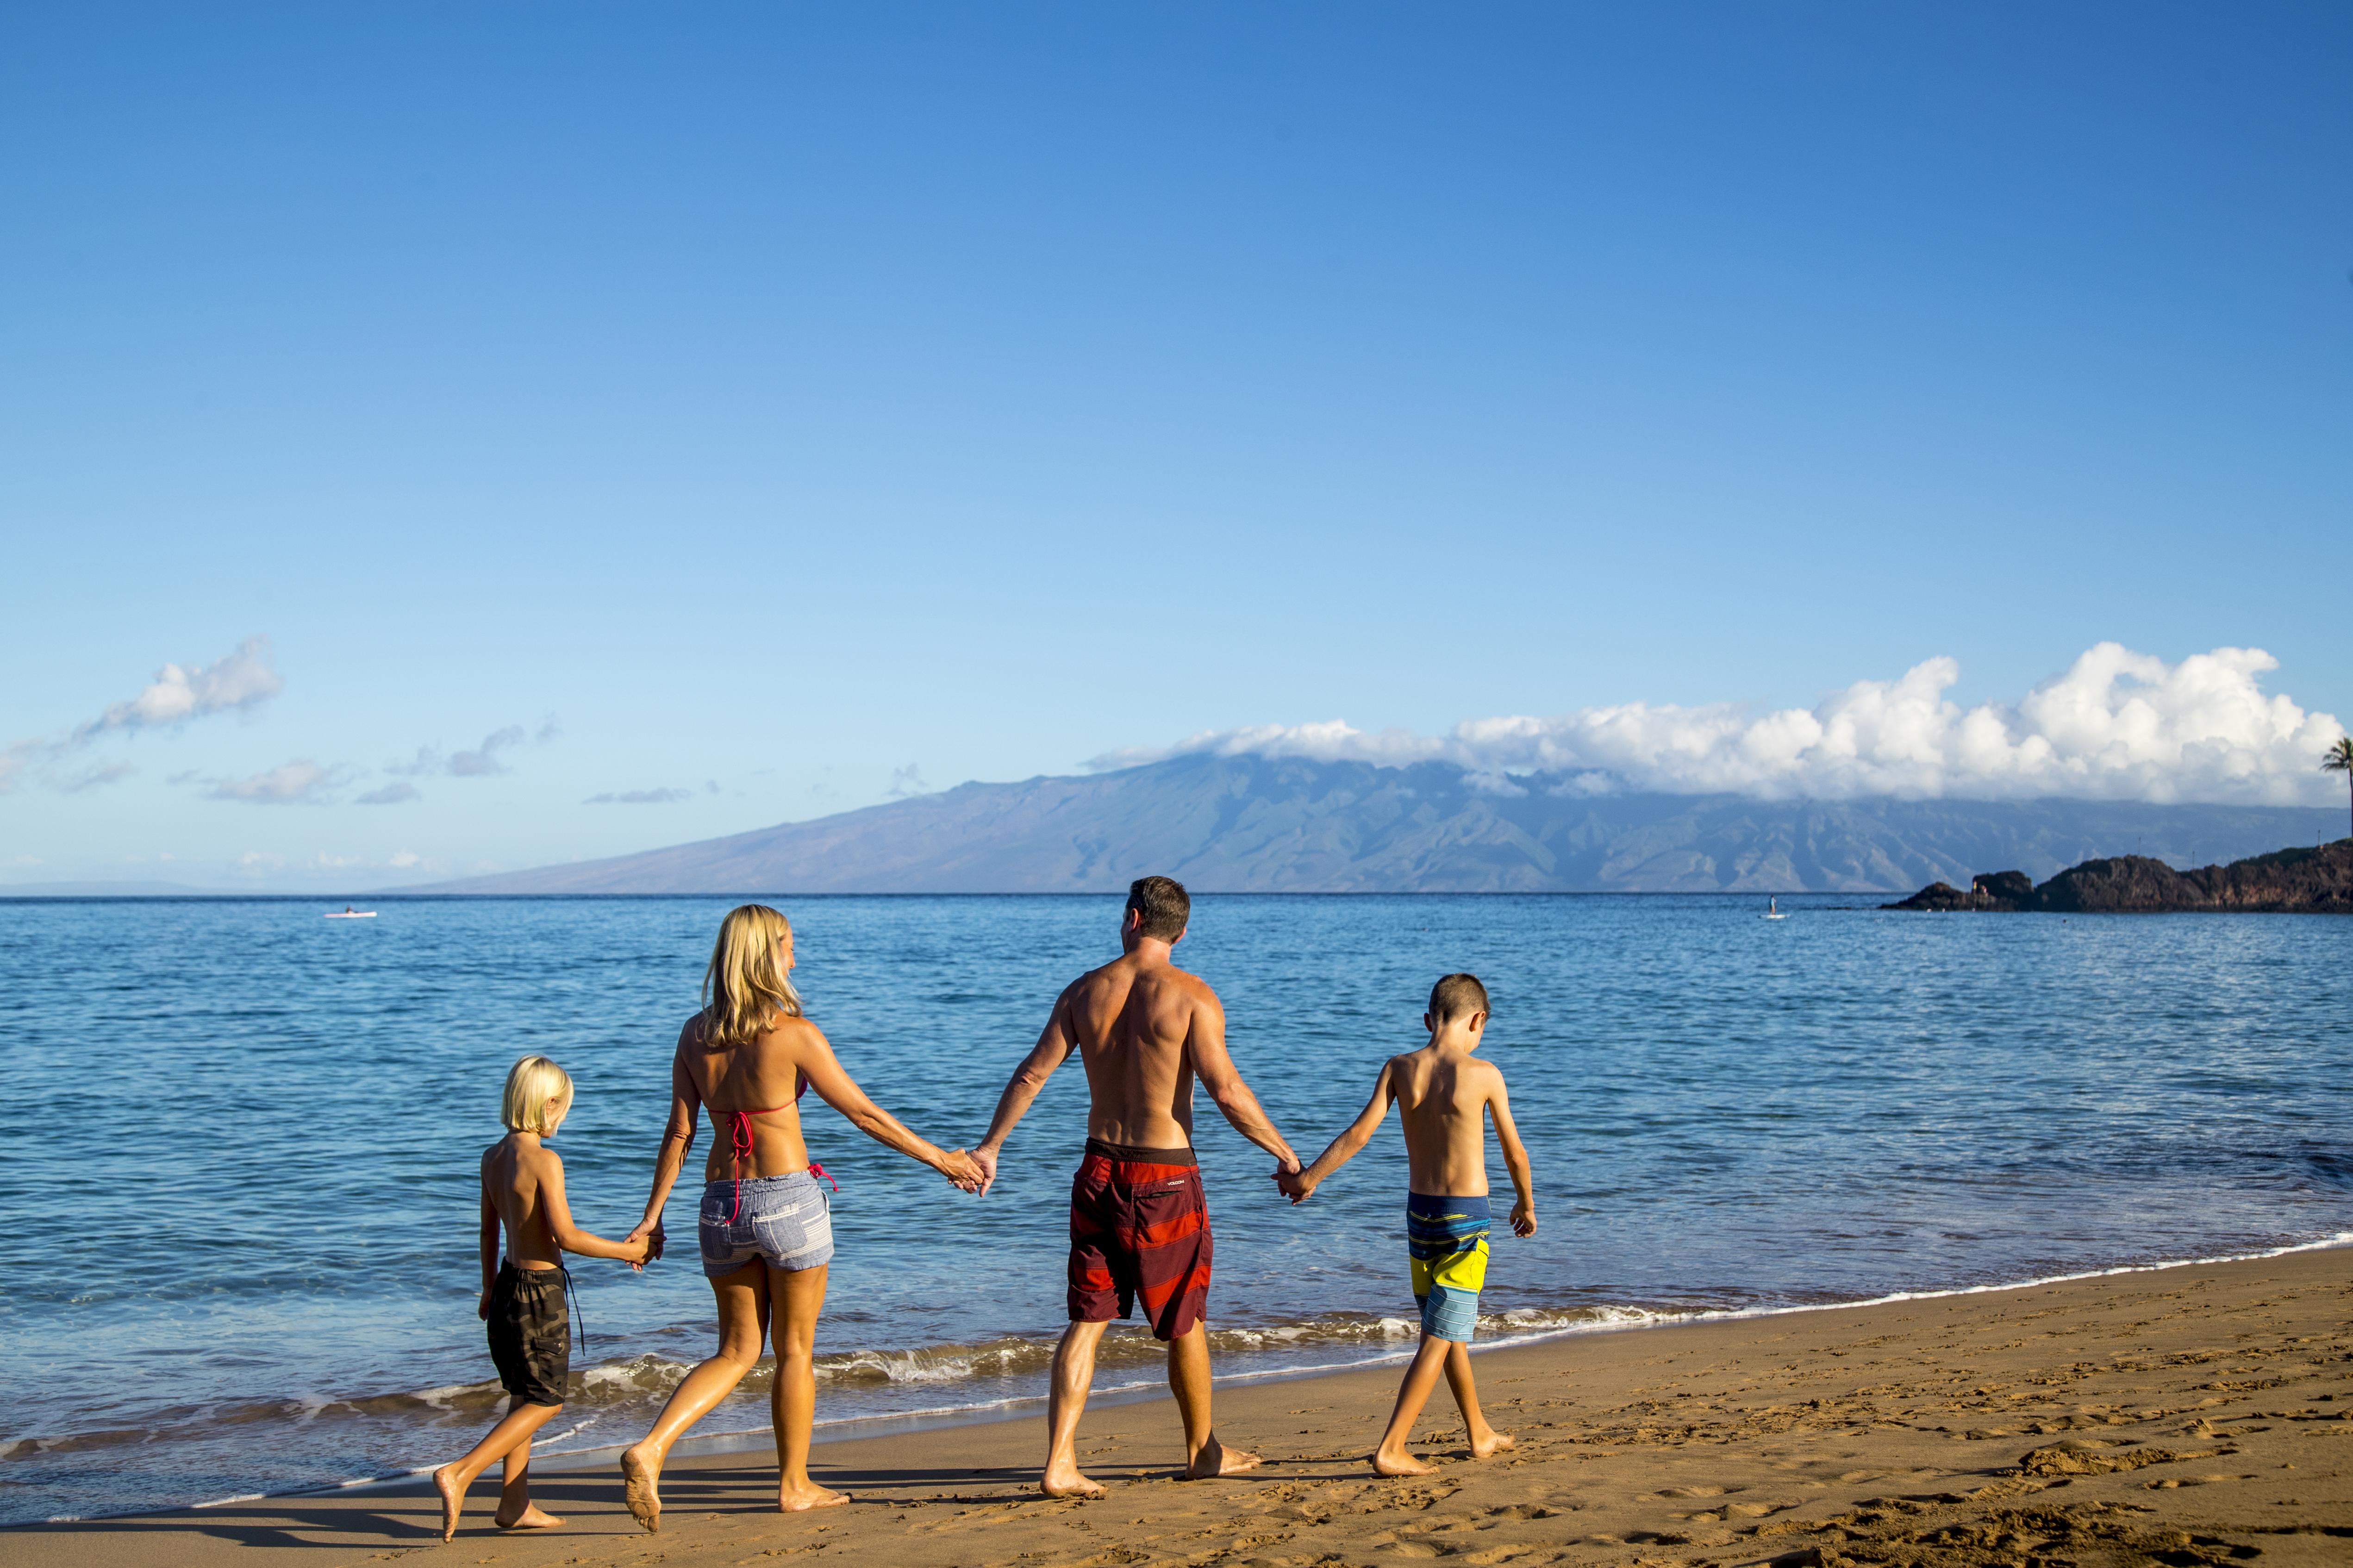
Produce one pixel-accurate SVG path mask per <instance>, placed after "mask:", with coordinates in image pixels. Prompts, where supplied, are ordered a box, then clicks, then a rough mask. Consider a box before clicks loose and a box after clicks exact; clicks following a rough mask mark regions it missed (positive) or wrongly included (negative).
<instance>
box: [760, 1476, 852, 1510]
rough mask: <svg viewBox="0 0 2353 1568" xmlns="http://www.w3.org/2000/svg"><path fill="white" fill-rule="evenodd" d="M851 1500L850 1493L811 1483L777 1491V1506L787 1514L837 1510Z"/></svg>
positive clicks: (783, 1487) (784, 1487)
mask: <svg viewBox="0 0 2353 1568" xmlns="http://www.w3.org/2000/svg"><path fill="white" fill-rule="evenodd" d="M848 1501H849V1493H848V1492H838V1491H833V1490H830V1489H827V1488H825V1487H821V1486H819V1485H818V1484H817V1483H816V1482H815V1481H809V1482H807V1484H805V1485H802V1486H797V1487H786V1486H780V1487H778V1488H777V1489H776V1506H777V1507H778V1508H779V1509H782V1510H784V1511H785V1512H786V1513H799V1512H802V1511H803V1510H807V1509H812V1508H835V1507H839V1505H840V1504H842V1503H846V1502H848Z"/></svg>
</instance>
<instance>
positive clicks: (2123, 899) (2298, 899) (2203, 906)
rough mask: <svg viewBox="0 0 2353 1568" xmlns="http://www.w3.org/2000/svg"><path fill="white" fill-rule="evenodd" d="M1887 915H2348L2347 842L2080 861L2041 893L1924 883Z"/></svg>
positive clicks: (2006, 875) (1997, 880)
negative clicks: (2230, 855)
mask: <svg viewBox="0 0 2353 1568" xmlns="http://www.w3.org/2000/svg"><path fill="white" fill-rule="evenodd" d="M1880 907H1881V908H1883V909H1890V910H1938V911H1942V910H1993V911H2002V910H2043V911H2045V912H2050V913H2080V914H2168V913H2175V912H2183V911H2198V910H2204V911H2208V912H2230V911H2245V912H2248V913H2273V914H2323V915H2345V914H2353V838H2346V839H2340V840H2338V841H2337V843H2335V844H2329V845H2325V846H2322V847H2318V848H2315V849H2282V850H2278V851H2276V852H2275V853H2273V854H2270V855H2258V856H2255V857H2254V858H2252V859H2247V860H2233V861H2232V863H2231V864H2229V865H2228V866H2201V867H2200V868H2198V869H2197V870H2195V871H2177V870H2175V869H2174V868H2172V867H2170V866H2168V865H2167V864H2166V863H2165V862H2164V861H2162V860H2152V859H2150V858H2148V857H2147V856H2145V855H2120V856H2117V857H2116V858H2113V859H2104V860H2086V861H2084V863H2083V864H2082V865H2080V866H2071V867H2069V868H2067V869H2066V870H2064V871H2062V872H2060V873H2059V874H2058V875H2057V876H2055V877H2053V878H2052V879H2050V880H2049V881H2047V882H2045V883H2043V884H2042V886H2041V887H2039V888H2038V887H2035V886H2033V885H2032V884H2031V883H2030V882H2029V881H2028V880H2027V879H2026V877H2025V875H2024V874H2023V873H2021V872H2018V871H1997V872H1994V873H1993V874H1992V875H1990V876H1984V877H1978V878H1977V879H1975V881H1974V884H1973V885H1972V887H1971V888H1970V890H1969V891H1968V892H1966V893H1965V892H1963V891H1961V890H1960V889H1958V888H1955V887H1952V886H1950V885H1949V884H1947V883H1944V882H1931V883H1929V884H1928V885H1927V886H1926V887H1925V888H1923V889H1920V890H1919V891H1918V892H1916V893H1915V894H1913V895H1912V896H1911V897H1910V898H1908V899H1905V900H1903V901H1902V902H1900V903H1894V904H1883V905H1881V906H1880Z"/></svg>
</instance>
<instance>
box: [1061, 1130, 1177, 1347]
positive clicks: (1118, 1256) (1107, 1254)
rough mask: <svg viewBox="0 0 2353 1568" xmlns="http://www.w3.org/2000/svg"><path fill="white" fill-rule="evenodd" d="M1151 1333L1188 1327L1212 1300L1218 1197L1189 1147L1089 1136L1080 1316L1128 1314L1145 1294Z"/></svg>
mask: <svg viewBox="0 0 2353 1568" xmlns="http://www.w3.org/2000/svg"><path fill="white" fill-rule="evenodd" d="M1139 1296H1140V1297H1142V1298H1143V1299H1144V1316H1145V1320H1146V1321H1149V1322H1150V1323H1151V1325H1152V1337H1153V1338H1155V1339H1158V1340H1173V1339H1176V1338H1178V1337H1180V1336H1181V1335H1184V1334H1186V1333H1188V1332H1190V1331H1192V1328H1193V1325H1194V1324H1196V1323H1198V1322H1199V1321H1201V1318H1202V1315H1203V1314H1204V1313H1206V1312H1207V1311H1208V1307H1209V1204H1208V1197H1207V1196H1206V1195H1205V1194H1203V1193H1202V1191H1201V1168H1200V1166H1199V1165H1198V1163H1196V1162H1195V1161H1194V1158H1193V1151H1192V1150H1190V1149H1131V1148H1126V1147H1124V1146H1123V1145H1120V1144H1117V1143H1105V1142H1102V1141H1101V1140H1099V1139H1094V1138H1090V1139H1088V1140H1087V1157H1086V1159H1085V1160H1083V1161H1082V1162H1081V1163H1080V1165H1079V1173H1078V1174H1077V1176H1075V1177H1073V1178H1072V1179H1071V1321H1072V1322H1074V1323H1104V1322H1109V1321H1112V1320H1113V1319H1114V1318H1124V1317H1126V1316H1127V1315H1128V1314H1129V1312H1130V1311H1131V1310H1133V1308H1134V1303H1135V1299H1136V1298H1137V1297H1139Z"/></svg>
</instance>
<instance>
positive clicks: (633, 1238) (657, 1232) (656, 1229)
mask: <svg viewBox="0 0 2353 1568" xmlns="http://www.w3.org/2000/svg"><path fill="white" fill-rule="evenodd" d="M662 1241H663V1237H662V1226H661V1221H659V1220H658V1219H648V1220H639V1221H638V1226H637V1228H636V1229H635V1230H632V1231H631V1232H629V1234H628V1235H627V1236H625V1237H622V1238H621V1245H622V1246H623V1247H628V1246H629V1245H630V1244H631V1243H633V1242H643V1243H644V1244H645V1245H644V1246H643V1247H640V1248H639V1249H638V1256H637V1257H635V1258H630V1259H629V1260H628V1264H629V1267H630V1268H644V1267H645V1266H646V1265H647V1264H649V1263H659V1262H660V1261H661V1255H662Z"/></svg>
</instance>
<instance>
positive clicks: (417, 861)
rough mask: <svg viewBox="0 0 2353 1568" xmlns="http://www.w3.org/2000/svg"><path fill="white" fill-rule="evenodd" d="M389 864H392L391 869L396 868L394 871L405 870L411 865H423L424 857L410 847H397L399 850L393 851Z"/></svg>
mask: <svg viewBox="0 0 2353 1568" xmlns="http://www.w3.org/2000/svg"><path fill="white" fill-rule="evenodd" d="M391 864H392V867H393V869H395V870H396V871H406V870H407V869H408V868H410V867H411V866H422V865H424V864H425V857H424V856H422V855H419V854H417V852H416V851H415V850H412V849H399V850H395V851H394V852H393V857H392V862H391Z"/></svg>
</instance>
